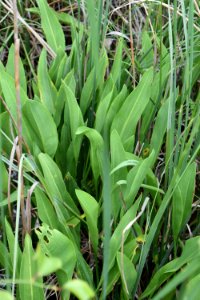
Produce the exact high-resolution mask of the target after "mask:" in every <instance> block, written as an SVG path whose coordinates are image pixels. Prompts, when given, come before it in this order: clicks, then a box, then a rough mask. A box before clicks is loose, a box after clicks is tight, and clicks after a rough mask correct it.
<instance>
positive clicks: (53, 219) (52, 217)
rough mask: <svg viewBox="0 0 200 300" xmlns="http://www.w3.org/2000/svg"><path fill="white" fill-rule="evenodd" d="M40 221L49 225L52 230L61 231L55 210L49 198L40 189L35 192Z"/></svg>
mask: <svg viewBox="0 0 200 300" xmlns="http://www.w3.org/2000/svg"><path fill="white" fill-rule="evenodd" d="M34 193H35V198H36V203H37V210H38V216H39V219H40V220H41V221H42V222H43V223H46V224H47V225H49V227H50V228H51V229H54V228H55V229H59V220H58V219H57V216H56V212H55V209H54V207H53V205H52V204H51V202H50V200H49V199H48V198H47V196H46V195H45V193H44V192H43V191H41V190H40V189H39V188H36V189H35V190H34Z"/></svg>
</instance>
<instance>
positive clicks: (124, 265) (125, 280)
mask: <svg viewBox="0 0 200 300" xmlns="http://www.w3.org/2000/svg"><path fill="white" fill-rule="evenodd" d="M117 264H118V268H119V272H120V275H121V279H122V284H123V288H124V291H125V293H126V295H127V296H129V298H131V292H132V290H133V287H134V283H135V280H136V277H137V272H136V269H135V267H134V265H133V263H132V261H131V260H130V259H129V258H128V257H127V256H126V255H125V254H122V253H121V252H118V253H117Z"/></svg>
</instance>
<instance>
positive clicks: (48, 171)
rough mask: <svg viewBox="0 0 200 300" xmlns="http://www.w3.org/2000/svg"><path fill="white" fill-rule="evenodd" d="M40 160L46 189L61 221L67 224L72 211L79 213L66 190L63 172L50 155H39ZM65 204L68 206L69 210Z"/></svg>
mask: <svg viewBox="0 0 200 300" xmlns="http://www.w3.org/2000/svg"><path fill="white" fill-rule="evenodd" d="M38 159H39V162H40V164H41V167H42V171H43V174H44V185H45V189H46V191H47V193H48V195H49V196H50V199H51V201H52V203H53V205H54V207H55V210H56V212H57V215H58V217H59V218H60V221H61V222H63V223H65V221H66V218H69V217H70V215H71V210H74V211H75V212H76V213H78V210H77V208H76V205H75V204H74V202H73V200H72V198H71V196H70V195H69V193H68V192H67V190H66V187H65V183H64V180H63V178H62V174H61V171H60V169H59V168H58V166H57V165H56V163H55V162H54V161H53V160H52V159H51V157H50V156H48V154H44V153H41V154H39V155H38ZM64 204H66V205H67V207H68V210H67V209H66V208H65V205H64ZM63 214H64V215H63Z"/></svg>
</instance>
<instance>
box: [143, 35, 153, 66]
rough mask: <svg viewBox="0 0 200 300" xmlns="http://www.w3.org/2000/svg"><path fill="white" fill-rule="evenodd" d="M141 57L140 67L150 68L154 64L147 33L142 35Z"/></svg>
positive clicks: (151, 47) (151, 46)
mask: <svg viewBox="0 0 200 300" xmlns="http://www.w3.org/2000/svg"><path fill="white" fill-rule="evenodd" d="M141 53H142V57H141V62H140V64H141V66H142V68H144V69H147V68H150V67H151V66H152V65H153V62H154V51H153V45H152V42H151V39H150V37H149V35H148V33H147V31H143V33H142V50H141Z"/></svg>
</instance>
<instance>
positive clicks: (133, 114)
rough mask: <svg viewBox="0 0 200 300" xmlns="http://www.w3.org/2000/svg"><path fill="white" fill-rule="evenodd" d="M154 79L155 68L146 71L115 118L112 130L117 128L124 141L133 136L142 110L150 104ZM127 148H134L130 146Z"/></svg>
mask: <svg viewBox="0 0 200 300" xmlns="http://www.w3.org/2000/svg"><path fill="white" fill-rule="evenodd" d="M152 79H153V70H152V69H150V70H148V71H146V72H145V74H144V75H143V77H142V79H141V81H140V83H139V84H138V86H137V87H136V88H135V89H134V90H133V92H132V93H131V94H130V95H129V96H128V97H127V98H126V100H125V101H124V103H123V105H122V107H121V109H120V110H119V112H118V113H117V115H116V116H115V118H114V120H113V123H112V127H111V131H112V130H114V129H116V130H117V132H118V133H119V135H120V137H121V138H122V142H123V143H125V142H126V141H127V140H128V139H129V138H130V137H132V136H133V134H134V132H135V129H136V126H137V123H138V121H139V119H140V117H141V115H142V112H143V111H144V109H145V107H146V105H147V104H148V101H149V97H150V94H149V90H150V88H151V83H152ZM132 146H133V145H132ZM127 150H132V149H131V148H130V147H129V149H127Z"/></svg>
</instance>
